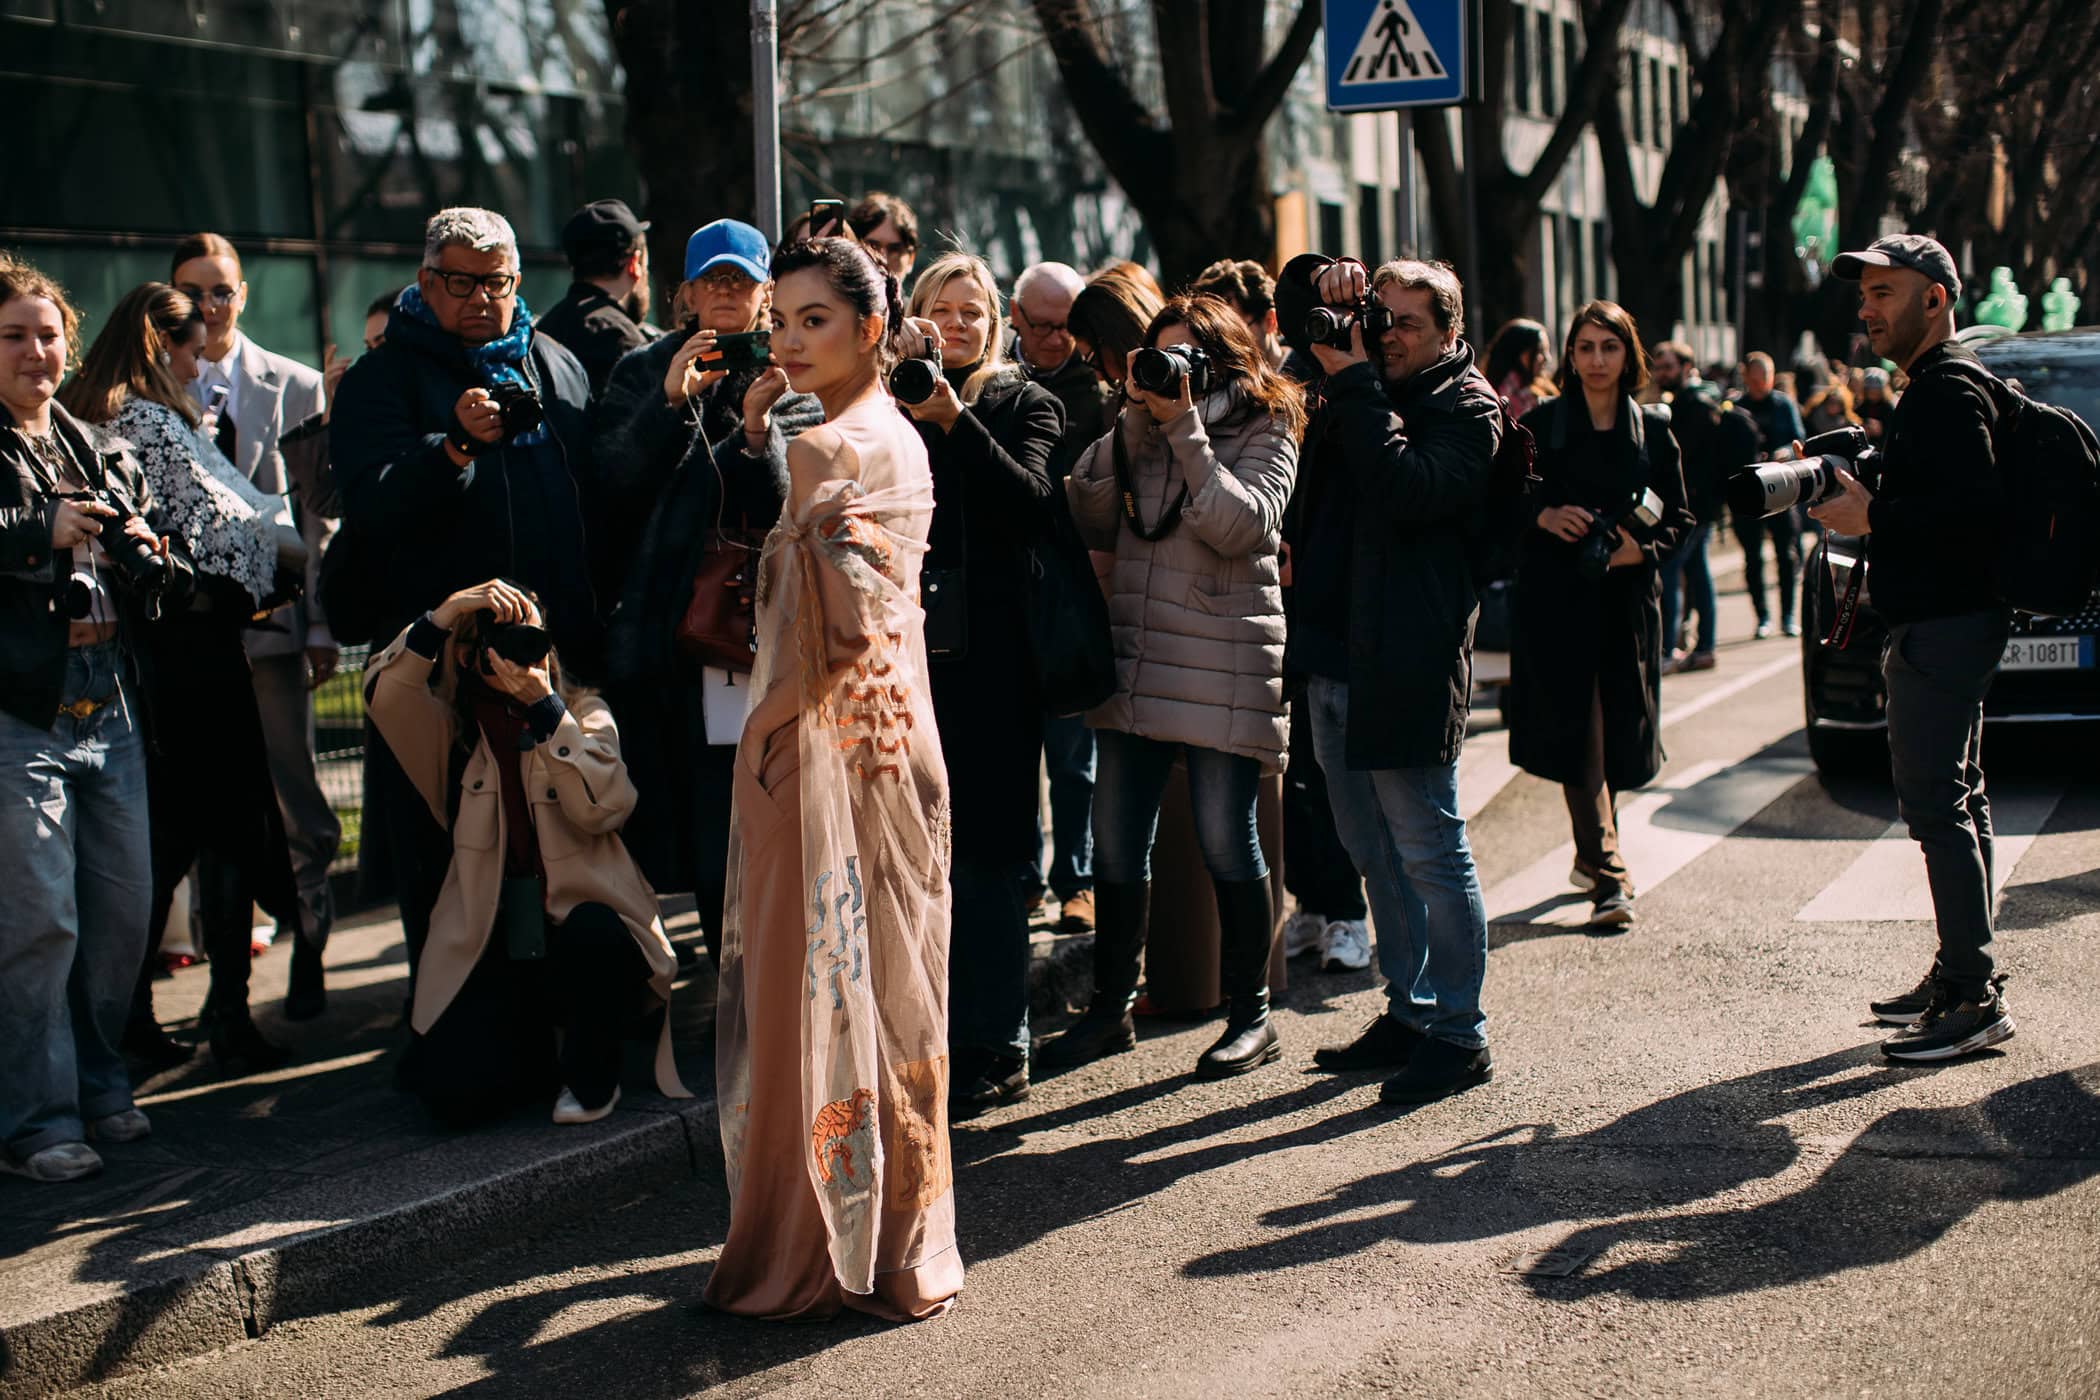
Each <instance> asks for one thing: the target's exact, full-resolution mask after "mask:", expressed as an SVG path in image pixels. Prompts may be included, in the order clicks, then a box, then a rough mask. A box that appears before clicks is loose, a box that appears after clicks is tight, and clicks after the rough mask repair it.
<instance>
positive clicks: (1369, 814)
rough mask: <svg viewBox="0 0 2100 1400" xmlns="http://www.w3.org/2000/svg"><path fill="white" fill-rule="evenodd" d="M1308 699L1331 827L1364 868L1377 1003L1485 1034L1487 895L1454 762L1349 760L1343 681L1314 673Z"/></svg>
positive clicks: (1441, 1028)
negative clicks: (1354, 763) (1378, 765)
mask: <svg viewBox="0 0 2100 1400" xmlns="http://www.w3.org/2000/svg"><path fill="white" fill-rule="evenodd" d="M1306 703H1307V704H1309V705H1311V706H1312V723H1313V750H1314V752H1315V753H1317V754H1318V755H1319V759H1320V767H1321V768H1323V769H1324V770H1326V773H1327V796H1328V800H1329V801H1331V802H1332V803H1333V804H1334V825H1335V829H1336V830H1338V831H1339V832H1341V834H1342V844H1343V845H1345V846H1347V847H1348V848H1349V855H1350V857H1351V858H1352V859H1354V860H1355V862H1356V868H1357V869H1359V870H1361V871H1363V873H1364V892H1365V894H1366V895H1367V896H1368V897H1369V899H1370V903H1371V918H1372V921H1373V923H1374V924H1375V926H1376V927H1377V930H1378V970H1379V971H1380V972H1381V973H1383V974H1385V983H1386V986H1385V996H1386V1014H1387V1015H1388V1016H1391V1017H1392V1018H1393V1019H1394V1020H1395V1021H1398V1022H1399V1023H1400V1024H1401V1025H1404V1026H1406V1027H1408V1028H1409V1029H1410V1030H1414V1031H1419V1032H1421V1033H1422V1034H1424V1035H1428V1036H1434V1037H1435V1038H1436V1039H1438V1040H1448V1041H1450V1042H1452V1043H1453V1044H1455V1045H1462V1046H1466V1047H1469V1048H1475V1049H1477V1048H1479V1047H1480V1046H1483V1045H1486V1044H1487V1037H1486V1035H1485V1034H1483V1032H1482V1027H1483V1026H1484V1025H1485V1024H1486V1018H1485V1017H1483V1016H1482V1015H1481V1013H1480V984H1481V982H1482V980H1483V979H1484V978H1485V977H1486V975H1487V905H1486V903H1485V902H1484V901H1483V900H1482V899H1481V897H1480V873H1479V872H1478V871H1477V870H1475V869H1474V868H1473V849H1472V847H1471V846H1469V845H1468V844H1467V843H1466V822H1465V818H1463V817H1461V816H1460V815H1459V814H1458V765H1457V764H1456V763H1450V764H1444V765H1442V766H1439V767H1434V768H1382V769H1378V770H1376V771H1372V772H1364V771H1361V770H1357V769H1352V768H1350V767H1349V763H1348V733H1347V728H1346V726H1347V725H1348V722H1349V687H1348V686H1347V685H1346V684H1344V683H1342V682H1340V681H1331V680H1326V679H1323V678H1321V677H1317V676H1316V677H1314V678H1313V681H1312V685H1311V688H1310V690H1309V691H1308V692H1307V694H1306ZM1368 718H1369V719H1370V720H1371V721H1372V722H1374V723H1375V722H1376V718H1377V717H1376V716H1370V717H1368Z"/></svg>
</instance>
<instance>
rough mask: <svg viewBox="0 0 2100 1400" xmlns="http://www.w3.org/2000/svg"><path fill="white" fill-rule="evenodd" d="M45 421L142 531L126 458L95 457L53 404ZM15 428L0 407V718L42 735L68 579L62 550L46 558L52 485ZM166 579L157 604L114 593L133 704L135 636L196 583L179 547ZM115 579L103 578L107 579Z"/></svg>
mask: <svg viewBox="0 0 2100 1400" xmlns="http://www.w3.org/2000/svg"><path fill="white" fill-rule="evenodd" d="M51 419H52V423H53V426H54V427H55V428H56V430H57V432H58V437H59V442H60V444H61V446H63V447H64V448H65V449H66V452H67V454H68V455H69V456H71V457H72V459H73V462H74V464H75V465H76V466H77V467H79V468H80V469H81V471H82V473H83V474H84V475H85V476H86V477H87V479H88V482H89V484H90V485H91V486H96V487H100V486H102V485H105V484H107V485H110V486H113V487H115V488H116V490H117V492H118V493H119V494H120V495H122V496H123V497H124V498H125V499H126V500H128V501H130V502H131V504H132V505H134V506H136V507H137V508H138V510H139V512H140V513H141V514H142V515H144V516H145V518H146V520H147V521H148V523H152V522H153V521H154V520H155V518H156V516H155V510H154V503H153V492H152V488H151V487H150V486H149V485H148V484H147V482H146V475H145V473H144V472H142V471H141V470H140V469H139V465H138V463H137V462H136V461H134V460H133V459H132V457H131V454H130V453H128V452H121V451H102V450H98V449H97V448H96V447H95V445H94V442H93V439H91V438H90V436H89V434H88V430H87V429H86V428H85V427H84V426H82V424H81V423H80V420H78V419H77V418H75V417H74V416H73V415H72V414H70V413H68V412H66V410H65V409H64V408H62V407H60V406H59V405H57V404H53V405H51ZM14 427H15V420H14V417H13V415H12V414H10V413H9V412H8V411H7V410H6V409H5V408H0V710H4V711H6V712H7V713H8V714H10V715H13V716H14V717H15V718H16V719H19V720H21V721H22V722H23V723H24V724H27V725H30V726H33V727H34V728H37V729H49V728H50V727H51V724H52V721H53V720H55V719H56V718H57V717H58V697H59V692H60V691H61V690H62V689H63V688H64V686H65V679H66V633H67V627H68V625H69V621H70V619H69V618H68V617H67V614H66V611H65V608H64V606H63V604H62V603H61V601H60V599H61V596H62V594H63V592H64V587H65V582H66V580H67V579H68V578H69V577H70V576H71V572H72V563H73V557H72V551H70V550H59V551H55V552H54V551H53V550H52V548H51V521H52V518H53V517H54V516H55V515H56V514H57V513H58V501H59V492H60V490H61V489H63V488H62V486H61V483H59V482H58V481H56V480H54V479H53V478H52V475H51V472H50V469H49V468H47V467H46V466H45V465H44V463H43V462H42V461H41V460H39V459H38V457H37V456H36V454H35V453H34V452H32V451H31V450H30V448H29V444H28V443H27V442H25V441H24V440H23V438H22V436H21V434H19V433H17V432H15V431H14ZM168 553H169V557H170V558H171V559H173V560H174V563H175V571H174V576H173V579H172V580H171V582H170V584H169V586H168V587H167V588H166V589H164V590H163V591H162V593H161V594H160V596H159V597H158V598H145V597H141V596H140V595H138V594H136V593H133V592H132V591H131V590H129V589H128V588H123V587H118V588H117V589H115V590H114V592H115V595H116V599H117V628H118V632H117V635H118V637H119V638H120V640H121V642H122V646H123V650H124V656H125V660H126V662H127V663H128V665H129V666H130V669H131V676H132V680H133V681H134V682H135V683H136V684H135V685H134V690H135V692H136V693H137V694H138V695H139V696H141V697H143V696H144V695H145V694H146V692H147V687H146V686H145V685H144V684H143V681H144V679H145V678H144V676H143V674H142V673H143V671H144V670H145V669H146V665H147V662H146V648H145V647H144V645H143V629H144V627H145V626H146V625H147V623H148V622H149V621H152V620H154V619H157V618H158V617H160V615H161V613H162V612H163V611H164V610H168V609H176V608H183V607H186V606H188V604H189V600H190V595H191V594H192V592H193V591H194V589H195V585H196V575H195V573H194V571H193V570H192V569H191V567H190V560H189V555H188V554H187V553H186V552H185V551H184V549H183V546H182V542H181V541H180V540H179V539H171V540H170V541H169V542H168ZM114 572H115V571H114V570H112V573H114Z"/></svg>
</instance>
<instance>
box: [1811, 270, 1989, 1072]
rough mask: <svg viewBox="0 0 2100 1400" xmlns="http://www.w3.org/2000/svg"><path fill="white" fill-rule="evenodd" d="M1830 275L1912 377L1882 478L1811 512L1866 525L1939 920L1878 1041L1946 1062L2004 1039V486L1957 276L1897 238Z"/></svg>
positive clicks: (1890, 1006)
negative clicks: (1958, 331)
mask: <svg viewBox="0 0 2100 1400" xmlns="http://www.w3.org/2000/svg"><path fill="white" fill-rule="evenodd" d="M1831 272H1832V273H1833V274H1834V275H1836V276H1838V277H1842V278H1845V279H1847V280H1849V281H1857V282H1858V283H1859V300H1860V318H1861V319H1862V320H1863V321H1865V322H1866V326H1867V340H1868V343H1869V344H1870V345H1872V346H1873V349H1874V353H1875V354H1877V355H1880V356H1882V357H1883V358H1884V359H1888V360H1893V361H1894V362H1895V363H1896V364H1898V365H1900V366H1901V367H1902V368H1903V370H1904V372H1905V373H1906V374H1908V375H1909V376H1910V387H1909V388H1908V389H1907V390H1905V391H1904V394H1903V398H1902V400H1901V402H1899V403H1898V404H1897V405H1896V408H1895V411H1894V412H1893V413H1892V414H1891V415H1890V416H1889V420H1888V426H1887V430H1886V434H1885V436H1884V438H1883V441H1882V462H1881V481H1880V489H1879V490H1878V491H1869V490H1868V489H1867V488H1866V487H1865V486H1863V485H1861V484H1860V483H1859V482H1858V481H1856V480H1854V479H1853V478H1852V477H1851V476H1850V475H1849V474H1846V475H1843V476H1842V478H1841V479H1842V480H1843V482H1844V486H1845V491H1844V494H1843V495H1842V496H1839V497H1837V498H1835V499H1833V500H1832V501H1830V502H1829V503H1828V504H1826V505H1821V506H1818V507H1816V508H1815V509H1814V510H1812V511H1811V512H1810V514H1811V515H1813V516H1814V517H1815V518H1816V519H1817V520H1820V521H1822V522H1823V524H1825V525H1826V526H1828V527H1829V528H1830V529H1832V530H1835V531H1837V532H1838V533H1840V534H1845V535H1861V536H1865V537H1867V545H1866V551H1867V555H1868V560H1869V562H1868V566H1867V567H1868V571H1869V575H1870V576H1871V578H1872V580H1873V587H1874V609H1875V611H1876V612H1878V613H1879V614H1880V615H1881V617H1882V619H1883V620H1884V621H1885V622H1886V623H1887V624H1888V628H1889V641H1888V646H1887V648H1886V649H1885V650H1884V652H1883V653H1882V663H1881V665H1882V674H1883V676H1884V677H1885V678H1886V680H1887V683H1888V730H1889V760H1890V769H1891V771H1892V773H1893V775H1894V778H1895V784H1896V801H1897V805H1898V808H1899V810H1900V811H1901V812H1902V814H1903V819H1904V821H1905V822H1907V823H1908V824H1909V826H1910V834H1911V836H1912V837H1913V838H1914V839H1915V840H1916V841H1917V842H1918V844H1919V845H1920V846H1922V847H1924V850H1925V878H1926V882H1927V883H1928V884H1929V885H1930V886H1931V889H1932V909H1933V916H1934V918H1935V920H1936V921H1937V923H1938V925H1939V955H1938V956H1937V957H1936V958H1935V959H1934V960H1933V964H1932V969H1931V971H1930V972H1928V973H1927V974H1926V975H1925V980H1924V981H1922V982H1920V983H1919V984H1918V985H1917V986H1916V987H1915V988H1913V989H1912V990H1911V991H1909V992H1906V993H1905V994H1903V995H1902V996H1898V997H1891V998H1889V999H1888V1000H1886V1001H1877V1002H1873V1003H1871V1007H1872V1010H1873V1013H1874V1015H1875V1016H1876V1017H1877V1018H1878V1019H1879V1020H1881V1021H1883V1022H1885V1023H1887V1024H1890V1025H1897V1026H1902V1027H1903V1029H1902V1030H1900V1031H1898V1032H1896V1034H1894V1035H1892V1036H1890V1037H1889V1038H1888V1039H1887V1040H1885V1041H1883V1042H1882V1047H1881V1049H1882V1053H1883V1054H1885V1055H1887V1056H1888V1057H1889V1058H1891V1059H1895V1060H1912V1061H1917V1060H1927V1061H1929V1060H1946V1059H1952V1058H1954V1057H1956V1056H1958V1055H1967V1054H1970V1053H1973V1052H1974V1051H1977V1050H1981V1049H1983V1048H1984V1047H1986V1046H1990V1045H1996V1044H1997V1043H1998V1042H2000V1041H2002V1040H2005V1039H2007V1038H2008V1037H2010V1036H2011V1035H2012V1033H2013V1021H2012V1016H2011V1015H2010V1014H2009V1013H2008V1012H2007V1010H2006V1006H2005V998H2004V995H2003V993H2002V991H2001V987H2002V985H2003V983H2004V980H2005V979H2004V978H2003V977H2000V976H1998V975H1997V974H1996V971H1995V964H1994V963H1993V961H1992V957H1991V919H1992V897H1991V896H1992V890H1993V882H1992V878H1991V874H1992V872H1991V809H1990V802H1989V800H1988V799H1987V798H1986V797H1985V796H1984V781H1983V767H1982V741H1983V697H1984V694H1985V692H1986V691H1988V690H1989V689H1990V685H1991V678H1992V676H1993V675H1995V674H1996V672H1997V669H1998V661H1999V658H2000V657H2001V656H2003V655H2004V652H2005V641H2006V637H2007V635H2008V633H2009V630H2010V628H2011V625H2012V612H2011V609H2009V608H2008V607H2006V605H2005V604H2004V603H2003V602H2001V601H2000V600H1999V598H1998V595H1997V591H1996V587H1995V585H1994V584H1993V582H1992V579H1991V571H1990V563H1989V558H1990V549H1989V541H1991V540H1992V539H1993V538H1995V536H1996V533H1997V522H1998V513H1999V510H2000V502H2001V493H2000V486H1999V476H1998V467H1997V461H1996V456H1995V453H1994V451H1993V445H1992V431H1993V429H1994V428H1995V427H1996V426H1997V421H1998V410H1997V407H1996V399H1995V397H1994V386H1993V385H1992V383H1991V374H1990V371H1988V370H1986V369H1985V368H1984V367H1983V365H1982V363H1981V362H1980V361H1978V360H1977V358H1976V355H1975V353H1974V352H1973V351H1971V350H1970V349H1969V348H1968V347H1967V346H1964V345H1961V344H1959V343H1958V342H1957V341H1956V340H1955V339H1954V303H1955V300H1956V299H1957V298H1958V297H1960V295H1961V276H1960V274H1958V273H1957V272H1956V271H1955V270H1954V259H1953V258H1951V257H1949V256H1948V255H1947V250H1946V249H1945V248H1943V247H1941V246H1940V245H1939V243H1937V242H1936V241H1934V240H1933V239H1930V238H1925V237H1922V236H1920V235H1918V234H1908V233H1905V234H1893V235H1891V236H1890V237H1887V238H1883V239H1880V240H1878V241H1876V242H1875V244H1874V245H1873V246H1872V247H1871V248H1868V249H1867V250H1866V251H1865V252H1863V253H1841V254H1839V255H1838V257H1837V258H1836V259H1835V260H1834V261H1833V262H1832V263H1831Z"/></svg>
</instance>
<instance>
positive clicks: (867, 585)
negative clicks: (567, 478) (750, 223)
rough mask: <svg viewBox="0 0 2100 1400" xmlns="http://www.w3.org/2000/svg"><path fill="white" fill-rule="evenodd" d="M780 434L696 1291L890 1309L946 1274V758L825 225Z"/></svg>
mask: <svg viewBox="0 0 2100 1400" xmlns="http://www.w3.org/2000/svg"><path fill="white" fill-rule="evenodd" d="M773 273H774V290H773V327H774V328H773V358H774V363H776V364H778V365H780V366H781V367H782V368H784V369H785V370H786V371H787V375H788V381H789V383H790V384H791V385H792V386H793V387H794V388H795V390H797V391H798V392H803V393H812V394H815V395H816V396H817V397H818V398H819V399H820V400H821V401H822V402H823V405H824V417H825V423H824V424H823V426H821V427H817V428H812V429H809V430H808V431H806V432H804V433H803V434H802V435H801V436H800V437H798V438H797V439H796V440H795V441H794V442H793V443H792V444H790V445H789V448H788V474H789V492H788V501H787V508H786V509H785V510H784V511H783V512H782V514H781V518H780V523H779V525H778V526H776V527H775V529H774V531H773V533H772V536H771V537H770V538H769V539H768V540H767V542H766V548H765V554H764V559H763V563H762V565H761V569H760V581H759V595H758V621H757V637H758V645H759V651H758V660H757V669H756V671H755V672H754V674H753V676H752V683H751V694H752V697H753V700H752V706H751V711H750V714H749V716H748V717H747V719H746V721H745V725H744V731H743V739H742V741H741V743H740V745H739V747H738V763H737V768H736V789H735V794H736V795H735V806H734V816H733V820H732V834H731V837H730V852H729V860H730V864H729V872H730V873H729V880H730V886H729V908H728V911H727V919H726V928H725V931H724V937H723V944H722V972H721V992H720V998H719V1002H718V1008H719V1009H718V1013H717V1031H716V1036H717V1042H718V1069H717V1081H718V1082H717V1091H718V1099H719V1102H720V1105H721V1120H722V1146H723V1153H724V1157H725V1159H726V1163H727V1168H728V1177H729V1198H730V1213H729V1238H728V1239H727V1241H725V1242H724V1244H723V1246H722V1254H721V1258H720V1260H719V1261H718V1262H717V1263H716V1265H715V1270H714V1274H713V1276H712V1277H711V1278H709V1280H708V1283H707V1291H706V1294H705V1297H706V1301H707V1302H708V1303H709V1304H710V1305H712V1306H714V1307H717V1308H721V1309H723V1310H725V1311H728V1312H734V1313H741V1314H744V1315H747V1316H752V1317H765V1318H799V1317H825V1316H830V1315H832V1314H834V1313H836V1312H837V1311H838V1310H839V1309H840V1308H841V1307H851V1308H856V1309H859V1310H861V1311H863V1312H869V1313H873V1314H875V1315H877V1316H880V1317H887V1318H892V1319H896V1320H900V1321H902V1320H908V1319H916V1318H926V1317H933V1316H936V1315H938V1314H940V1313H942V1312H945V1311H946V1310H947V1309H948V1307H949V1306H950V1304H951V1303H952V1302H953V1301H954V1298H955V1295H956V1294H957V1293H958V1292H960V1291H961V1289H962V1279H963V1267H962V1260H961V1257H960V1255H959V1254H958V1253H957V1251H956V1245H955V1191H954V1182H953V1171H952V1168H951V1165H950V1159H949V1153H948V1121H947V1102H948V1062H947V969H948V908H949V905H948V883H947V879H948V847H949V828H948V776H947V769H946V766H945V765H944V764H943V763H942V760H941V749H940V738H939V735H938V734H937V733H936V732H935V729H934V723H933V707H932V701H931V698H930V696H929V694H928V692H927V688H926V647H925V636H924V620H925V615H924V613H923V612H921V610H920V608H919V604H918V594H919V563H920V559H921V557H922V556H923V555H924V553H925V550H926V533H927V527H928V524H929V522H930V521H931V519H932V515H933V482H932V476H931V474H930V472H929V471H928V469H927V462H926V451H925V448H924V447H923V445H922V444H921V443H920V441H919V437H918V435H917V433H916V432H914V431H913V429H912V426H911V424H910V422H909V421H908V420H906V419H905V418H904V417H903V415H902V414H900V413H899V412H898V410H897V406H896V403H895V401H894V400H892V399H891V398H890V395H889V393H888V391H887V389H886V388H885V387H884V384H883V379H882V373H881V371H882V368H883V363H884V359H885V346H886V345H887V342H888V339H889V329H890V327H891V326H892V325H894V324H896V323H897V322H898V320H899V319H900V318H899V316H898V314H897V310H896V303H897V292H896V283H895V282H894V281H893V280H891V279H889V278H888V277H887V276H886V275H885V274H884V273H882V272H881V271H880V270H879V269H878V268H877V267H876V266H875V264H874V262H873V260H872V259H870V258H869V257H868V255H867V254H866V253H865V252H864V251H863V250H862V249H861V247H860V245H859V244H857V243H854V242H851V241H850V240H846V239H819V240H817V241H815V242H813V243H802V244H797V245H796V246H795V247H793V248H791V249H790V250H788V251H787V252H786V253H783V254H782V255H781V256H779V257H778V258H776V259H775V260H774V263H773Z"/></svg>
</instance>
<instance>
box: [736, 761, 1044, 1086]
mask: <svg viewBox="0 0 2100 1400" xmlns="http://www.w3.org/2000/svg"><path fill="white" fill-rule="evenodd" d="M732 752H734V750H732ZM1034 873H1035V872H1034V871H1032V870H1030V869H1029V867H1028V865H1027V863H1026V862H1024V861H1015V862H1014V863H1013V864H1012V865H1010V866H1000V865H985V864H979V863H978V862H976V861H968V860H958V861H956V862H955V864H954V868H953V869H952V870H951V871H950V872H949V875H948V889H949V893H950V895H951V897H952V901H953V905H954V917H953V922H952V924H951V927H950V931H949V936H948V1048H949V1051H950V1053H951V1058H953V1057H958V1056H959V1054H960V1052H962V1051H965V1050H981V1051H985V1052H988V1053H990V1054H994V1055H1007V1056H1012V1057H1014V1058H1017V1059H1023V1060H1025V1059H1027V1058H1028V963H1029V959H1030V957H1031V956H1032V954H1031V952H1030V950H1029V944H1028V913H1027V909H1026V906H1025V905H1024V903H1023V899H1024V897H1025V895H1026V894H1027V889H1028V885H1029V883H1030V881H1031V879H1032V878H1033V876H1034Z"/></svg>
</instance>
